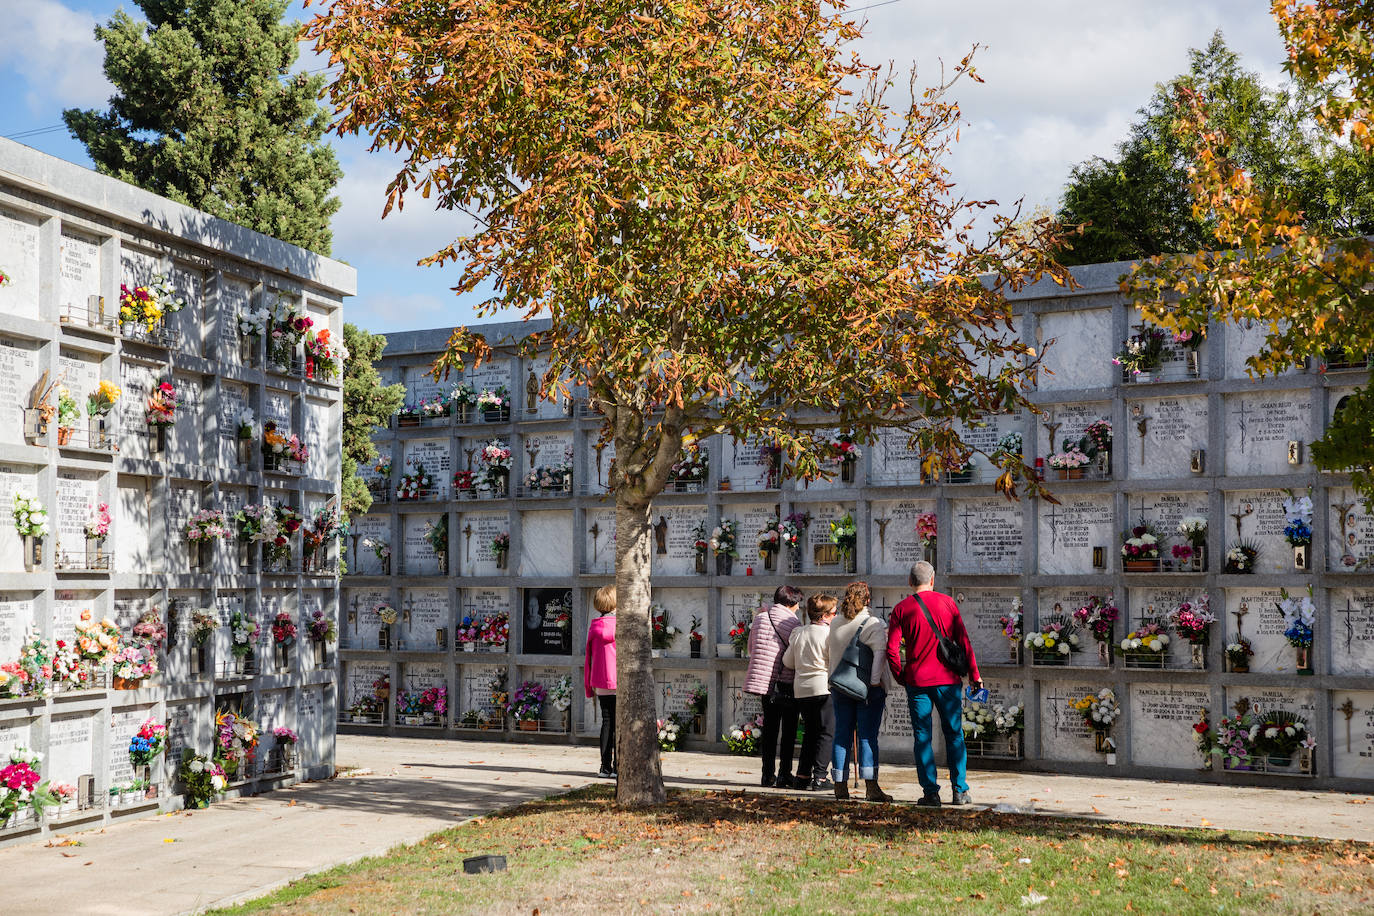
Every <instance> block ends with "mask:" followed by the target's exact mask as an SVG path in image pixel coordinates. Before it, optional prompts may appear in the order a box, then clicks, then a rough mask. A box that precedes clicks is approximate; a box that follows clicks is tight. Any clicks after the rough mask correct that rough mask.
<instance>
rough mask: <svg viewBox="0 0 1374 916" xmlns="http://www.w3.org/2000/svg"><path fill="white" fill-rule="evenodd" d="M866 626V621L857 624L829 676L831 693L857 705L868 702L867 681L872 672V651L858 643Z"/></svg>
mask: <svg viewBox="0 0 1374 916" xmlns="http://www.w3.org/2000/svg"><path fill="white" fill-rule="evenodd" d="M868 624H869V621H867V620H865V621H864V622H863V623H861V624H859V629H858V630H856V631H855V632H854V638H853V639H851V640H850V641H849V645H848V646H846V647H845V650H844V654H843V655H841V656H840V661H839V664H837V665H836V666H835V673H834V674H832V675H830V692H831V693H839V694H843V695H844V696H847V697H849V698H850V699H851V700H854V701H856V702H859V703H863V702H865V701H867V700H868V679H869V678H870V677H872V672H873V650H872V649H871V648H869V647H868V646H867V645H865V644H864V643H862V642H860V641H859V637H861V636H863V632H864V627H866V626H868Z"/></svg>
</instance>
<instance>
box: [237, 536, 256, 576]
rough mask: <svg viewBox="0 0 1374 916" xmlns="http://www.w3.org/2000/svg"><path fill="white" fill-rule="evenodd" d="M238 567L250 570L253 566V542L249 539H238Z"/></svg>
mask: <svg viewBox="0 0 1374 916" xmlns="http://www.w3.org/2000/svg"><path fill="white" fill-rule="evenodd" d="M238 549H239V569H247V570H251V569H252V568H253V544H252V542H251V541H239V542H238Z"/></svg>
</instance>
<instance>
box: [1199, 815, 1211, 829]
mask: <svg viewBox="0 0 1374 916" xmlns="http://www.w3.org/2000/svg"><path fill="white" fill-rule="evenodd" d="M1201 823H1202V826H1204V827H1210V826H1212V822H1211V821H1209V820H1207V818H1205V817H1204V818H1203V819H1202V821H1201Z"/></svg>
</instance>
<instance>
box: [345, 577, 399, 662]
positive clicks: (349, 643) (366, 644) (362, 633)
mask: <svg viewBox="0 0 1374 916" xmlns="http://www.w3.org/2000/svg"><path fill="white" fill-rule="evenodd" d="M382 603H386V604H391V595H390V592H389V591H388V590H387V589H384V588H350V589H345V590H344V596H343V611H342V614H341V615H340V617H341V619H340V620H339V635H340V637H341V644H342V645H344V646H346V647H348V648H357V649H375V648H377V633H378V631H379V630H380V629H381V621H379V620H378V619H377V615H376V614H374V613H372V609H373V608H374V607H376V606H377V605H378V604H382ZM398 610H399V609H398Z"/></svg>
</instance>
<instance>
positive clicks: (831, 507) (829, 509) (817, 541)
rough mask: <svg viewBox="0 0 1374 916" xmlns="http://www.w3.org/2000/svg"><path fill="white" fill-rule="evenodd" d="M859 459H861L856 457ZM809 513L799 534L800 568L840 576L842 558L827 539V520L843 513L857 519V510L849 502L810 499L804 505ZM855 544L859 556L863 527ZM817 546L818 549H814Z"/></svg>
mask: <svg viewBox="0 0 1374 916" xmlns="http://www.w3.org/2000/svg"><path fill="white" fill-rule="evenodd" d="M860 460H862V459H860ZM802 508H803V507H800V506H794V507H793V511H801V509H802ZM804 508H805V509H806V510H809V511H810V513H811V524H810V525H809V526H807V529H806V534H804V535H803V536H802V543H803V544H804V545H806V554H805V555H804V556H803V557H802V569H803V570H804V571H806V572H812V573H826V574H829V575H833V576H843V575H845V571H844V562H843V560H842V559H841V558H840V554H839V551H838V550H836V549H834V544H833V543H832V542H831V540H830V523H831V522H838V521H839V520H840V519H842V518H843V517H844V516H845V515H850V516H853V518H854V521H855V522H856V523H857V522H858V521H859V516H858V513H857V512H856V511H855V507H854V504H853V503H812V504H811V505H809V506H806V507H804ZM858 534H859V538H858V544H857V545H856V546H855V548H854V549H855V556H856V557H861V556H863V550H864V544H863V537H862V535H863V534H864V532H863V531H859V532H858ZM818 548H819V549H818ZM818 558H819V559H822V560H825V559H827V558H829V559H833V561H834V562H820V563H818V562H817V559H818Z"/></svg>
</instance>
